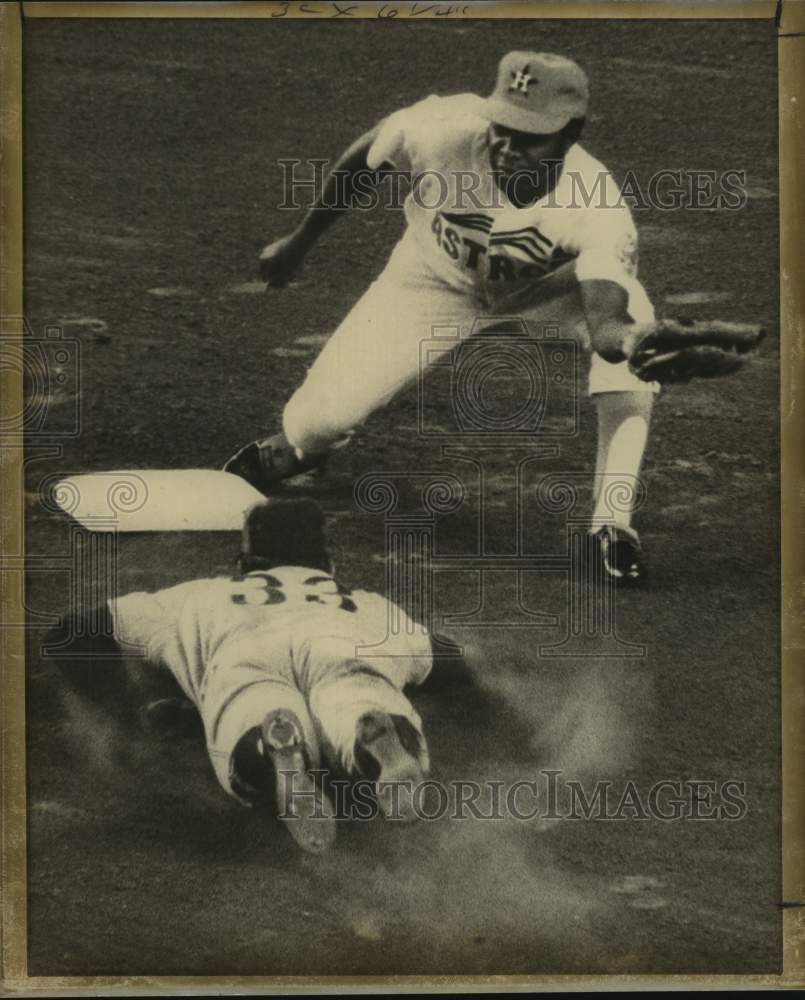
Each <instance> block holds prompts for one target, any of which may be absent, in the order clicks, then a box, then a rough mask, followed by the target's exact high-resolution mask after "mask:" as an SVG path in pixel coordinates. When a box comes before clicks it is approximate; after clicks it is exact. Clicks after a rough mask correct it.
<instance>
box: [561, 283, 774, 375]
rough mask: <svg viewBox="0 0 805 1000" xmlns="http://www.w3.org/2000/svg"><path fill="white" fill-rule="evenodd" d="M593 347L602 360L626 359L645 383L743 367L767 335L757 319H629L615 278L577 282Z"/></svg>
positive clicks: (622, 291)
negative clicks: (640, 320)
mask: <svg viewBox="0 0 805 1000" xmlns="http://www.w3.org/2000/svg"><path fill="white" fill-rule="evenodd" d="M580 287H581V294H582V301H583V304H584V312H585V318H586V320H587V327H588V330H589V332H590V342H591V346H592V348H593V350H594V351H597V352H598V354H600V355H601V357H602V358H604V360H605V361H613V362H618V361H624V360H626V361H628V362H629V367H630V368H631V370H632V371H633V372H634V374H635V375H637V377H638V378H639V379H642V380H643V381H644V382H661V383H671V382H689V381H690V379H692V378H720V377H723V376H725V375H732V374H734V373H735V372H737V371H738V370H739V369H740V368H742V367H743V365H744V363H745V361H746V359H747V358H748V357H749V356H751V354H752V353H753V352H754V351H755V350H756V348H757V347H758V345H759V344H760V343H761V341H762V340H763V338H764V336H765V331H764V330H763V328H762V326H761V325H760V324H759V323H732V322H724V321H722V320H701V321H699V322H682V321H680V320H676V319H658V320H655V321H654V322H652V323H633V322H632V321H631V319H630V317H629V314H628V312H627V294H626V291H625V289H623V288H621V286H620V285H618V284H617V283H616V282H612V281H599V280H595V281H592V280H591V281H582V282H580Z"/></svg>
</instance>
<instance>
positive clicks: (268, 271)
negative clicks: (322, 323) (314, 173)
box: [260, 124, 382, 287]
mask: <svg viewBox="0 0 805 1000" xmlns="http://www.w3.org/2000/svg"><path fill="white" fill-rule="evenodd" d="M379 129H380V125H379V124H378V125H376V126H375V127H374V128H373V129H371V131H369V132H366V133H364V134H363V135H362V136H360V138H358V139H356V140H355V142H353V143H352V145H351V146H350V147H349V148H348V149H347V150H345V151H344V153H343V154H342V155H341V156H340V157H339V158H338V160H337V161H336V163H335V165H334V166H333V169H332V170H331V171H330V174H329V175H328V177H327V179H326V181H325V183H324V188H323V189H322V192H321V194H320V195H319V197H318V199H317V200H316V203H315V204H314V205H313V206H312V207H311V208H309V209H308V210H307V212H305V214H304V216H303V218H302V221H301V222H300V223H299V225H298V226H297V227H296V229H294V230H293V232H291V233H289V234H288V235H287V236H283V237H282V238H281V239H279V240H275V241H274V242H273V243H269V244H268V246H267V247H265V249H264V250H263V252H262V253H261V254H260V277H261V278H262V279H263V281H267V282H268V284H269V285H271V286H272V287H282V286H283V285H284V284H286V283H287V281H288V280H289V278H290V277H291V276H292V275H293V272H294V271H295V270H296V269H297V268H298V267H299V265H300V264H301V263H302V261H303V259H304V258H305V255H306V254H307V253H308V251H309V250H310V249H311V247H312V246H313V245H314V244H315V243H316V241H317V240H318V239H319V237H320V236H321V235H322V233H324V232H325V231H326V230H327V229H329V228H330V226H331V225H332V224H333V223H334V222H335V220H336V219H337V218H338V217H339V216H340V215H342V214H343V213H344V212H346V211H348V209H349V208H350V206H351V205H352V204H354V202H355V199H356V198H357V197H359V196H361V195H363V196H365V195H366V193H367V188H371V187H375V186H376V185H377V183H378V182H379V180H380V177H381V174H382V170H371V169H370V168H369V165H368V163H367V162H366V158H367V155H368V153H369V150H370V148H371V146H372V143H373V142H374V140H375V137H376V135H377V133H378V131H379Z"/></svg>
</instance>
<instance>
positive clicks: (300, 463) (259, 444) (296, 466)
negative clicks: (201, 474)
mask: <svg viewBox="0 0 805 1000" xmlns="http://www.w3.org/2000/svg"><path fill="white" fill-rule="evenodd" d="M326 463H327V455H315V456H312V455H311V456H310V457H309V458H308V457H305V458H299V456H298V455H297V454H296V449H295V448H294V447H293V446H292V445H291V444H289V442H288V439H287V438H286V437H285V435H284V434H283V433H282V432H280V433H279V434H275V435H274V436H273V437H269V438H264V439H263V440H262V441H252V442H251V443H250V444H247V445H246V446H245V447H243V448H241V449H240V451H238V452H236V453H235V454H234V455H233V456H232V457H231V458H230V459H228V460H227V461H226V463H225V464H224V472H231V473H232V474H233V475H235V476H240V478H241V479H245V480H246V482H247V483H250V484H251V485H252V486H254V488H255V489H256V490H260V492H261V493H270V492H271V490H273V489H276V487H277V486H278V485H279V484H280V483H281V482H282V481H283V480H285V479H291V478H292V477H293V476H299V475H301V474H302V473H303V472H314V471H322V470H323V469H324V466H325V465H326Z"/></svg>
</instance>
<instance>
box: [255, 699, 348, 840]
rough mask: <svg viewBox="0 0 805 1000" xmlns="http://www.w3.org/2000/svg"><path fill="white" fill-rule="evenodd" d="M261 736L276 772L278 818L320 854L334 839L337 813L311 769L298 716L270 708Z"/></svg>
mask: <svg viewBox="0 0 805 1000" xmlns="http://www.w3.org/2000/svg"><path fill="white" fill-rule="evenodd" d="M260 738H261V743H262V747H263V752H264V754H266V755H267V756H268V758H269V759H270V761H271V763H272V765H273V767H274V771H275V772H276V789H277V791H276V798H277V809H278V815H279V818H280V819H281V820H282V821H283V823H285V826H286V827H287V829H288V832H289V833H290V834H291V836H292V837H293V839H294V840H295V841H296V842H297V844H299V846H300V847H301V848H302V849H303V850H305V851H309V852H310V853H312V854H321V853H322V851H326V850H327V848H328V847H330V845H331V844H332V843H333V841H334V840H335V817H334V815H333V809H332V806H331V805H330V802H329V800H328V799H327V796H326V795H325V794H324V793H323V792H322V790H321V788H320V786H319V785H318V783H317V782H316V781H314V779H313V776H312V775H310V774H309V773H308V770H307V768H308V760H307V755H306V753H305V736H304V732H303V730H302V726H301V723H300V722H299V719H298V718H297V717H296V715H294V713H293V712H291V711H288V710H287V709H282V708H280V709H276V710H275V711H273V712H269V713H268V715H267V716H266V717H265V719H264V720H263V724H262V726H261V727H260Z"/></svg>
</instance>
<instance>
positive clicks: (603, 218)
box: [576, 175, 637, 284]
mask: <svg viewBox="0 0 805 1000" xmlns="http://www.w3.org/2000/svg"><path fill="white" fill-rule="evenodd" d="M586 215H587V218H586V220H585V222H586V224H585V226H584V237H583V239H582V241H581V250H580V252H579V255H578V258H577V260H576V278H577V279H578V280H579V281H593V280H599V281H614V282H617V283H618V284H622V283H623V281H624V279H631V278H635V277H636V276H637V230H636V229H635V224H634V221H633V219H632V213H631V212H630V211H629V207H628V206H627V205H626V204H624V202H623V201H622V200H621V195H620V190H619V189H618V186H617V184H616V182H615V180H614V178H613V177H612V176H611V175H608V176H607V185H606V197H605V199H604V201H603V203H601V204H597V205H595V206H591V207H590V208H589V210H588V212H587V213H586Z"/></svg>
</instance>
